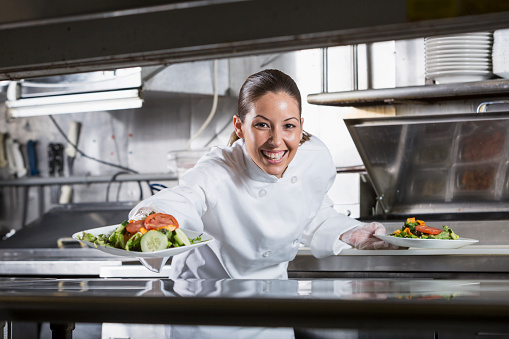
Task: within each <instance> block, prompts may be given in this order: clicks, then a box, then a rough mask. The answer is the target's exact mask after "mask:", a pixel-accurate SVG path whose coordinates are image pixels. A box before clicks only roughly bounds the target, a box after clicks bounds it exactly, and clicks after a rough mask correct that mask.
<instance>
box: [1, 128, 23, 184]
mask: <svg viewBox="0 0 509 339" xmlns="http://www.w3.org/2000/svg"><path fill="white" fill-rule="evenodd" d="M5 147H6V151H7V162H8V164H9V173H10V174H12V175H16V177H18V178H22V177H24V176H26V174H27V169H26V167H25V161H24V158H23V154H22V153H21V149H20V144H19V143H18V142H17V141H16V140H13V139H11V138H7V140H6V142H5Z"/></svg>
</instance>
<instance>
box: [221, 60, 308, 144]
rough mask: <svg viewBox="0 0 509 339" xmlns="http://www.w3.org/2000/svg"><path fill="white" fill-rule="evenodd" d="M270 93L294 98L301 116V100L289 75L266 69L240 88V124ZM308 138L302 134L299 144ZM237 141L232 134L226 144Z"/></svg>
mask: <svg viewBox="0 0 509 339" xmlns="http://www.w3.org/2000/svg"><path fill="white" fill-rule="evenodd" d="M270 92H272V93H281V92H284V93H286V94H288V95H289V96H291V97H292V98H294V99H295V101H297V104H298V107H299V115H302V99H301V96H300V91H299V88H298V87H297V84H296V83H295V81H294V80H293V79H292V78H291V77H290V76H289V75H287V74H285V73H283V72H281V71H279V70H277V69H266V70H263V71H260V72H258V73H255V74H253V75H250V76H249V77H248V78H247V79H246V81H245V82H244V84H243V85H242V87H241V88H240V92H239V100H238V107H237V115H238V116H239V118H240V121H242V123H244V121H245V119H246V115H247V114H248V113H249V112H250V111H251V109H252V108H253V105H254V103H255V102H256V101H257V100H258V99H260V98H261V97H262V96H264V95H265V94H267V93H270ZM309 137H310V134H308V133H307V132H303V137H302V140H301V144H302V143H303V142H305V141H307V140H309ZM238 139H239V137H238V136H237V134H236V133H235V132H233V133H232V135H231V136H230V140H229V142H228V144H229V145H232V144H233V143H234V142H235V141H236V140H238Z"/></svg>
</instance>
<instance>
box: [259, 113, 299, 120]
mask: <svg viewBox="0 0 509 339" xmlns="http://www.w3.org/2000/svg"><path fill="white" fill-rule="evenodd" d="M255 118H262V119H264V120H267V121H269V119H267V118H266V117H264V116H263V115H260V114H257V115H255ZM292 119H295V120H297V121H299V119H297V118H296V117H289V118H287V119H285V120H283V121H288V120H292Z"/></svg>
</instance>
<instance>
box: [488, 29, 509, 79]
mask: <svg viewBox="0 0 509 339" xmlns="http://www.w3.org/2000/svg"><path fill="white" fill-rule="evenodd" d="M492 60H493V73H494V74H495V75H498V76H499V77H501V78H505V79H509V29H500V30H496V31H495V32H494V33H493V55H492Z"/></svg>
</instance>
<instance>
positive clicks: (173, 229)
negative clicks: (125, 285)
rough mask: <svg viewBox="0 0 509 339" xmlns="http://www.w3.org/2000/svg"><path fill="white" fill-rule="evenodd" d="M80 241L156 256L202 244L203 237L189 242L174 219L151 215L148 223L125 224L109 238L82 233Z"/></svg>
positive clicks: (136, 221) (168, 216) (147, 219)
mask: <svg viewBox="0 0 509 339" xmlns="http://www.w3.org/2000/svg"><path fill="white" fill-rule="evenodd" d="M78 238H79V239H80V240H83V241H88V242H91V243H93V244H94V245H95V246H96V247H97V246H106V247H113V248H119V249H123V250H126V251H138V252H155V251H161V250H165V249H168V248H174V247H180V246H189V245H192V244H195V243H199V242H201V241H202V239H201V236H198V237H196V238H194V239H189V238H188V237H187V236H186V234H185V233H184V231H182V230H181V229H180V228H179V227H178V223H177V222H176V220H175V218H173V217H172V216H171V215H168V214H163V213H153V214H150V215H149V216H148V217H147V218H146V219H143V220H135V221H130V222H129V221H127V220H126V221H124V222H122V224H120V225H119V226H118V227H117V228H116V229H115V230H114V231H113V232H111V233H110V234H100V235H98V236H95V235H93V234H91V233H87V232H83V233H82V234H81V236H78Z"/></svg>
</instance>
